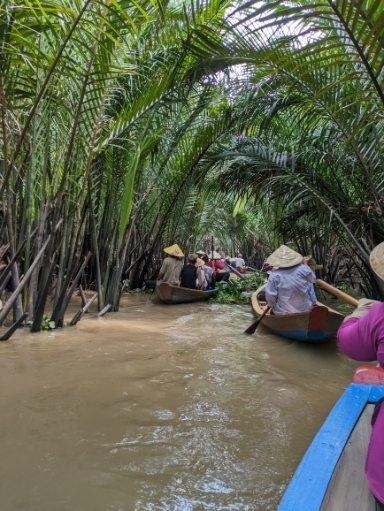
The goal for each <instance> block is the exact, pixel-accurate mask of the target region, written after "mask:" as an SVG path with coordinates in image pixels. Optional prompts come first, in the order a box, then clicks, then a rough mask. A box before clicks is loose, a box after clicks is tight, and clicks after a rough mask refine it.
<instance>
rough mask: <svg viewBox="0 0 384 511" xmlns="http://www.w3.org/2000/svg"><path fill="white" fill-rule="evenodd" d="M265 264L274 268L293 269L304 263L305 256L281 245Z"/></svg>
mask: <svg viewBox="0 0 384 511" xmlns="http://www.w3.org/2000/svg"><path fill="white" fill-rule="evenodd" d="M265 262H266V263H268V264H270V265H271V266H273V267H274V268H291V267H292V266H296V265H297V264H300V263H302V262H303V256H302V255H300V254H299V253H298V252H296V251H295V250H292V249H291V248H289V247H287V246H286V245H281V247H279V248H278V249H277V250H275V251H274V252H273V254H271V255H270V256H269V257H268V258H267V260H266V261H265Z"/></svg>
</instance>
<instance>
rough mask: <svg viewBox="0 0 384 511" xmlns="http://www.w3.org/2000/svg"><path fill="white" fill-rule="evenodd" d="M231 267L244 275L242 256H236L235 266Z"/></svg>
mask: <svg viewBox="0 0 384 511" xmlns="http://www.w3.org/2000/svg"><path fill="white" fill-rule="evenodd" d="M233 266H234V267H235V269H236V270H237V271H239V272H240V273H244V272H245V261H244V259H243V256H242V255H241V254H237V256H236V257H235V264H234V265H233Z"/></svg>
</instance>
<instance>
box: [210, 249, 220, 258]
mask: <svg viewBox="0 0 384 511" xmlns="http://www.w3.org/2000/svg"><path fill="white" fill-rule="evenodd" d="M208 257H209V259H221V255H220V254H219V252H216V250H214V251H213V256H212V252H210V253H209V254H208Z"/></svg>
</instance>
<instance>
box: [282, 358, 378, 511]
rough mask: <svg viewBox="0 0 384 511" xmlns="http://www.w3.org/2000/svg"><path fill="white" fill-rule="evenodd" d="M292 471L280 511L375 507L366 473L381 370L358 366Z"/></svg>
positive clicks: (366, 509)
mask: <svg viewBox="0 0 384 511" xmlns="http://www.w3.org/2000/svg"><path fill="white" fill-rule="evenodd" d="M353 381H354V383H351V384H350V385H349V386H348V387H347V389H346V390H345V392H344V394H343V395H342V396H341V398H340V399H339V400H338V401H337V403H336V404H335V406H334V407H333V408H332V410H331V412H330V414H329V415H328V417H327V419H326V421H325V422H324V424H323V425H322V426H321V428H320V429H319V431H318V433H317V434H316V436H315V438H314V439H313V441H312V443H311V445H310V446H309V448H308V449H307V452H306V453H305V454H304V457H303V459H302V460H301V463H300V465H299V466H298V468H297V469H296V472H295V473H294V475H293V477H292V479H291V481H290V483H289V485H288V487H287V489H286V491H285V493H284V495H283V498H282V500H281V502H280V505H279V507H278V511H376V510H378V509H379V505H378V504H376V501H375V499H374V497H373V496H372V494H371V493H370V491H369V488H368V484H367V481H366V478H365V474H364V465H365V457H366V453H367V448H368V443H369V438H370V433H371V425H370V419H371V416H372V412H373V408H374V404H375V403H378V402H379V401H381V400H382V399H384V369H381V368H378V367H374V366H369V365H368V366H367V365H365V366H361V367H359V368H358V369H357V370H356V371H355V375H354V378H353Z"/></svg>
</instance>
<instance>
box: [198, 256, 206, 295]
mask: <svg viewBox="0 0 384 511" xmlns="http://www.w3.org/2000/svg"><path fill="white" fill-rule="evenodd" d="M196 269H197V279H196V287H197V289H200V291H205V290H206V289H207V287H208V282H207V278H206V275H205V271H204V261H203V259H200V257H198V258H197V259H196Z"/></svg>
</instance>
